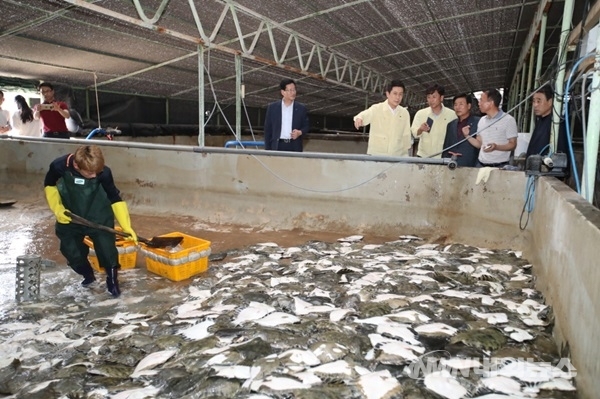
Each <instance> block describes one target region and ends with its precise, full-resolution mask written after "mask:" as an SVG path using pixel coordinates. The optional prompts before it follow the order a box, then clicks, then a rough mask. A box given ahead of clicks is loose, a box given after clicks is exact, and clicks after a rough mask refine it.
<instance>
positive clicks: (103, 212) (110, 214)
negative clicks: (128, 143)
mask: <svg viewBox="0 0 600 399" xmlns="http://www.w3.org/2000/svg"><path fill="white" fill-rule="evenodd" d="M44 192H45V194H46V200H47V201H48V205H49V206H50V209H52V212H54V215H55V216H56V222H57V223H56V236H57V237H58V238H59V239H60V252H61V253H62V254H63V255H64V257H65V258H66V259H67V263H68V265H69V266H70V267H71V268H72V269H73V270H74V271H75V272H76V273H78V274H80V275H82V276H83V278H84V279H83V281H82V282H81V285H83V286H84V287H88V286H89V285H90V284H92V283H93V282H94V281H96V277H95V276H94V270H93V269H92V266H91V265H90V262H89V261H88V253H89V248H88V246H87V245H85V243H84V242H83V239H84V237H85V236H88V237H90V239H91V240H92V242H93V243H94V250H95V251H96V256H97V257H98V262H99V263H100V266H101V267H103V268H104V270H105V271H106V287H107V289H108V292H110V293H111V295H112V296H114V297H118V296H119V295H120V294H121V291H120V290H119V281H118V279H117V270H118V268H119V267H120V265H119V253H118V251H117V247H116V240H115V235H114V234H113V233H108V232H105V231H102V230H98V229H93V228H90V227H87V226H83V225H80V224H75V223H71V218H70V217H69V216H67V215H66V214H65V212H66V211H67V210H68V211H70V212H71V213H73V214H75V215H78V216H81V217H83V218H85V219H87V220H89V221H92V222H96V223H99V224H102V225H104V226H108V227H111V228H114V220H115V218H116V219H117V222H119V225H121V228H122V229H123V231H124V232H125V233H129V234H130V238H129V239H131V240H134V241H135V242H136V243H137V236H136V234H135V232H134V231H133V229H132V228H131V222H130V219H129V211H128V210H127V204H126V203H125V202H124V201H123V200H122V199H121V196H120V192H119V190H118V189H117V187H115V182H114V180H113V176H112V172H111V170H110V168H108V167H107V166H105V165H104V156H103V155H102V151H101V150H100V148H99V147H98V146H95V145H84V146H81V147H79V148H78V149H77V150H76V151H75V153H74V154H68V155H64V156H62V157H59V158H57V159H55V160H54V161H53V162H52V163H51V164H50V169H49V170H48V173H47V174H46V178H45V179H44Z"/></svg>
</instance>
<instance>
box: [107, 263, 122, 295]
mask: <svg viewBox="0 0 600 399" xmlns="http://www.w3.org/2000/svg"><path fill="white" fill-rule="evenodd" d="M106 288H107V289H108V292H110V294H111V295H112V296H114V297H115V298H117V297H118V296H119V295H121V290H120V289H119V279H118V278H117V268H116V267H113V268H110V269H106Z"/></svg>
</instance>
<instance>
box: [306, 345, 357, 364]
mask: <svg viewBox="0 0 600 399" xmlns="http://www.w3.org/2000/svg"><path fill="white" fill-rule="evenodd" d="M312 352H313V353H314V354H315V356H317V357H318V358H319V360H320V361H321V362H331V361H333V360H336V359H339V358H340V357H342V356H344V355H345V354H346V353H348V348H346V347H345V346H344V345H341V344H338V343H336V342H327V343H321V344H319V345H318V346H317V347H313V348H312Z"/></svg>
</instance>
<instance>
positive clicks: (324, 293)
mask: <svg viewBox="0 0 600 399" xmlns="http://www.w3.org/2000/svg"><path fill="white" fill-rule="evenodd" d="M308 296H317V297H326V298H330V297H331V292H329V291H325V290H322V289H320V288H315V289H314V290H312V291H311V292H310V293H309V294H308Z"/></svg>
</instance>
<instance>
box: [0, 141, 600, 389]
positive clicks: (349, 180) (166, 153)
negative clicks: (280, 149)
mask: <svg viewBox="0 0 600 399" xmlns="http://www.w3.org/2000/svg"><path fill="white" fill-rule="evenodd" d="M82 143H89V142H85V141H80V140H71V141H54V142H52V143H49V142H43V143H40V142H32V141H16V140H1V141H0V170H5V171H7V172H8V174H22V173H26V176H27V179H28V180H29V179H30V180H31V181H32V187H34V188H35V187H39V189H40V191H41V181H42V178H43V174H44V173H45V172H46V169H47V167H48V164H49V163H50V161H51V160H53V159H54V158H56V157H57V156H59V155H62V154H64V153H67V152H71V151H73V150H74V149H75V148H76V146H77V145H79V144H82ZM97 143H98V144H103V145H105V147H103V148H104V152H105V156H106V159H107V163H108V165H109V166H110V167H111V168H112V169H113V174H114V175H115V179H116V182H117V185H118V187H119V188H120V189H121V191H122V192H123V194H124V198H125V199H126V200H127V201H128V203H129V206H130V209H131V211H132V213H134V214H135V213H138V214H164V215H169V214H177V215H187V216H192V217H195V218H199V219H201V220H203V221H205V222H210V223H227V224H229V223H232V224H236V225H240V226H252V227H262V228H264V229H272V230H282V229H294V228H301V229H303V230H306V231H348V230H351V231H355V232H356V233H363V234H378V235H388V234H393V235H396V234H397V235H400V234H422V235H426V236H427V237H429V238H430V240H432V241H444V242H460V243H464V244H470V245H474V246H480V247H489V248H511V249H514V250H522V251H524V252H525V256H526V257H527V258H528V259H530V260H532V261H533V263H534V265H535V266H534V271H535V274H536V275H537V276H538V278H539V284H538V289H540V290H541V291H542V292H543V293H544V295H545V296H546V298H547V300H548V302H549V304H551V305H552V306H553V307H554V310H555V316H556V327H557V328H556V335H557V339H558V342H559V343H560V344H561V345H563V344H566V343H567V342H568V343H569V347H570V353H571V356H572V359H573V362H574V365H575V366H576V367H577V368H578V378H577V382H578V385H579V388H580V393H581V397H584V398H586V397H589V398H592V397H595V392H599V391H600V380H598V379H596V378H595V377H597V376H598V375H600V372H599V371H600V370H599V361H598V359H599V358H600V347H598V346H597V345H596V341H597V332H598V331H600V306H597V305H600V294H599V293H598V288H597V287H598V286H599V283H600V272H598V267H597V264H598V262H597V260H596V261H595V258H596V257H597V247H596V245H598V244H599V243H600V229H599V226H600V215H599V211H598V210H597V209H595V208H592V207H591V206H589V205H588V204H587V203H586V202H584V201H582V200H581V199H580V197H579V196H577V195H576V194H574V193H573V192H572V191H571V190H570V189H569V188H568V187H566V186H564V185H563V184H562V183H560V182H558V181H556V180H554V179H547V178H541V179H539V181H538V183H537V185H536V187H537V189H536V200H535V208H534V210H533V213H532V214H531V216H530V221H529V224H528V227H527V228H526V229H525V230H524V231H522V230H521V229H520V228H519V221H520V217H521V212H522V209H523V203H524V199H523V197H524V195H523V194H524V190H525V185H526V177H525V175H524V174H523V173H522V172H508V171H499V170H495V171H493V172H492V173H491V176H490V178H489V180H488V182H487V183H486V184H483V183H482V184H480V185H475V180H476V176H477V172H478V171H477V170H476V169H468V168H462V169H456V170H450V169H449V168H448V167H447V166H444V165H429V164H415V163H403V162H397V161H398V160H392V159H386V158H375V157H367V156H362V155H361V156H358V155H340V156H339V158H337V159H332V158H333V157H335V156H333V155H332V154H317V153H304V154H293V155H289V156H278V155H277V154H276V153H273V152H265V151H254V152H251V151H243V150H235V149H233V150H224V149H205V150H202V151H203V152H193V151H192V148H191V147H184V146H172V147H170V148H168V149H167V148H166V147H165V148H163V147H159V146H153V145H152V144H145V146H146V147H147V148H135V147H136V144H134V143H122V142H121V143H114V142H113V143H111V142H108V141H98V142H97ZM123 144H125V145H130V147H123V146H120V145H123ZM196 150H198V149H196ZM327 157H329V158H327ZM403 161H416V159H414V158H413V159H410V160H403ZM594 261H595V262H594Z"/></svg>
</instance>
